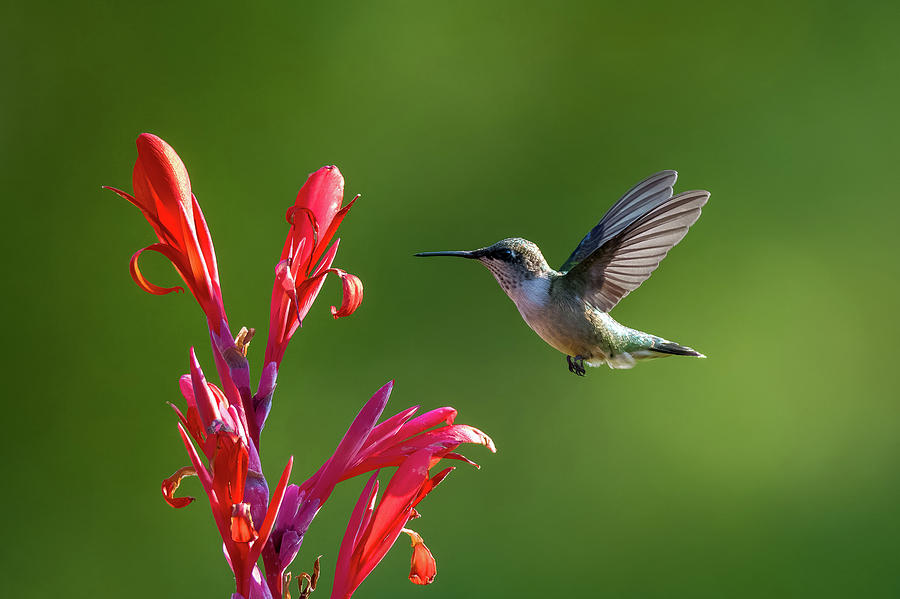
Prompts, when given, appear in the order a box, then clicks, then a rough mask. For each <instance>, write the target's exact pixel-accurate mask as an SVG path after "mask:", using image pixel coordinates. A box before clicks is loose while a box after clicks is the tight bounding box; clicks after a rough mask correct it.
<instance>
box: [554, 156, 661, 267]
mask: <svg viewBox="0 0 900 599" xmlns="http://www.w3.org/2000/svg"><path fill="white" fill-rule="evenodd" d="M677 178H678V173H677V172H675V171H660V172H658V173H656V174H653V175H650V176H649V177H647V178H646V179H644V180H643V181H641V182H640V183H638V184H637V185H635V186H634V187H632V188H631V189H629V190H628V191H626V192H625V195H623V196H622V197H621V198H619V201H618V202H616V203H615V204H613V205H612V208H610V209H609V210H607V211H606V214H604V215H603V218H601V219H600V222H599V223H597V226H596V227H594V228H593V229H591V230H590V232H588V234H587V235H585V237H584V239H582V240H581V243H579V244H578V247H576V248H575V251H574V252H572V255H571V256H569V259H568V260H566V262H565V264H563V265H562V266H561V267H560V269H559V270H560V272H565V271H567V270H571V269H572V267H574V266H575V265H576V264H578V263H579V262H581V261H582V260H584V259H585V258H587V257H588V256H589V255H591V254H592V253H593V252H594V251H595V250H596V249H598V248H599V247H600V246H601V245H603V244H604V243H606V242H607V241H609V240H610V239H611V238H612V237H614V236H615V235H617V234H619V233H621V232H622V230H623V229H625V227H627V226H628V225H630V224H631V223H633V222H634V221H636V220H637V219H639V218H640V217H642V216H644V215H645V214H647V213H648V212H650V211H651V210H653V209H654V208H658V207H659V206H660V205H661V204H663V203H664V202H666V201H667V200H668V199H669V198H671V197H672V188H673V187H674V186H675V180H676V179H677Z"/></svg>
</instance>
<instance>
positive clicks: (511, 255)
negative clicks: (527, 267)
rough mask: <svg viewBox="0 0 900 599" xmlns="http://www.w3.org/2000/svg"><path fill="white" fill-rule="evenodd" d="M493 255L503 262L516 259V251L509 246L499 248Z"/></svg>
mask: <svg viewBox="0 0 900 599" xmlns="http://www.w3.org/2000/svg"><path fill="white" fill-rule="evenodd" d="M495 255H496V256H497V258H499V259H500V260H503V261H504V262H511V261H513V260H515V259H516V253H515V252H514V251H513V250H511V249H509V248H500V249H499V250H497V253H496V254H495Z"/></svg>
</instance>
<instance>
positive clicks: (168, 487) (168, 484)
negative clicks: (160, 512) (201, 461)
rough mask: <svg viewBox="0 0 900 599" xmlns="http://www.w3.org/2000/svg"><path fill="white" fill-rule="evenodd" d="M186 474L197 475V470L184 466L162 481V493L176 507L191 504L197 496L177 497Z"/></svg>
mask: <svg viewBox="0 0 900 599" xmlns="http://www.w3.org/2000/svg"><path fill="white" fill-rule="evenodd" d="M185 476H197V472H196V471H195V470H194V469H193V468H192V467H191V466H184V467H182V468H179V469H178V470H176V471H175V474H173V475H172V476H170V477H169V478H167V479H165V480H164V481H162V494H163V499H165V500H166V503H168V504H169V505H171V506H172V507H174V508H182V507H186V506H188V505H190V504H191V502H193V501H194V499H196V498H195V497H187V496H186V497H175V491H176V490H177V489H178V486H179V485H180V484H181V479H183V478H184V477H185Z"/></svg>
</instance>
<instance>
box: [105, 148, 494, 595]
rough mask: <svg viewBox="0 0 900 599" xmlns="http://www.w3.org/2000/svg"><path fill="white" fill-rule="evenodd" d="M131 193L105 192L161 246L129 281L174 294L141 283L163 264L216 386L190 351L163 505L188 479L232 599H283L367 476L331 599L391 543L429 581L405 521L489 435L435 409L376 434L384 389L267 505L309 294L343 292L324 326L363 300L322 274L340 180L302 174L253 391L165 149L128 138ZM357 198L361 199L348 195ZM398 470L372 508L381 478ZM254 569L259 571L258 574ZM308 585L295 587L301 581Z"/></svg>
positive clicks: (174, 162) (194, 215)
mask: <svg viewBox="0 0 900 599" xmlns="http://www.w3.org/2000/svg"><path fill="white" fill-rule="evenodd" d="M137 148H138V158H137V161H136V163H135V166H134V173H133V186H134V195H133V196H132V195H130V194H128V193H126V192H124V191H121V190H118V189H114V188H108V189H112V191H114V192H116V193H117V194H119V195H120V196H122V197H123V198H125V199H127V200H128V201H129V202H131V203H132V204H134V205H135V206H137V207H138V208H139V209H140V210H141V212H142V213H143V215H144V217H145V218H146V219H147V221H148V222H149V223H150V225H151V226H152V227H153V230H154V232H155V233H156V236H157V238H158V240H159V241H158V243H154V244H152V245H149V246H147V247H145V248H144V249H142V250H139V251H138V252H136V253H135V254H134V255H133V256H132V258H131V266H130V269H131V276H132V278H133V279H134V280H135V282H136V283H137V284H138V286H140V287H141V288H142V289H144V290H145V291H148V292H150V293H153V294H157V295H162V294H166V293H171V292H173V291H183V289H182V288H181V287H162V286H159V285H156V284H154V283H151V282H150V281H148V280H147V279H146V278H145V277H144V275H143V273H142V272H141V270H140V268H139V267H138V258H139V257H140V255H141V254H142V253H143V252H144V251H146V250H151V251H154V252H157V253H160V254H162V255H163V256H165V257H166V258H168V259H169V260H170V261H171V262H172V264H173V265H174V266H175V269H176V271H177V272H178V274H179V275H180V276H181V278H182V279H183V280H184V283H185V285H186V286H187V288H188V289H189V290H190V291H191V293H192V294H193V295H194V297H195V298H196V299H197V301H198V302H199V304H200V307H201V308H202V309H203V312H204V314H205V315H206V319H207V324H208V327H209V334H210V340H211V344H212V349H213V357H214V361H215V366H216V371H217V373H218V375H219V379H220V385H219V386H217V385H215V384H212V383H210V382H208V381H207V380H206V377H205V375H204V374H203V371H202V369H201V367H200V364H199V362H198V361H197V358H196V356H195V354H194V350H193V348H191V350H190V360H189V367H190V368H189V374H186V375H184V376H182V377H181V381H180V386H181V393H182V395H183V396H184V399H185V408H184V409H183V410H182V409H180V408H178V407H176V406H174V405H173V406H172V407H173V409H174V410H175V412H176V414H177V416H178V419H179V421H180V422H179V424H178V430H179V433H180V434H181V438H182V440H183V442H184V446H185V449H186V450H187V454H188V458H189V459H190V466H184V467H182V468H179V469H178V470H177V471H176V472H175V473H174V474H173V475H172V476H170V477H169V478H167V479H165V480H164V481H163V483H162V494H163V498H164V499H165V500H166V501H167V502H168V503H169V505H171V506H172V507H175V508H183V507H186V506H188V505H190V504H191V503H192V502H193V501H194V498H193V497H186V496H180V495H177V493H176V492H177V489H178V487H179V484H180V483H181V481H182V479H183V478H184V477H186V476H197V477H198V478H199V480H200V483H201V484H202V486H203V489H204V491H205V492H206V495H207V497H208V499H209V504H210V508H211V510H212V514H213V519H214V520H215V523H216V526H217V528H218V530H219V534H220V535H221V537H222V543H223V548H224V552H225V557H226V560H227V561H228V564H229V566H230V567H231V570H232V572H233V573H234V578H235V592H234V594H233V595H232V599H272V598H274V597H278V598H280V597H282V596H288V594H289V593H288V590H287V588H285V582H287V581H290V580H291V574H290V572H288V571H287V568H288V566H289V565H290V564H291V562H292V561H293V560H294V558H295V557H296V556H297V554H298V552H299V551H300V547H301V545H302V543H303V538H304V535H305V534H306V531H307V530H308V528H309V526H310V525H311V523H312V521H313V519H314V518H315V516H316V514H317V513H318V511H319V510H320V509H321V508H322V506H323V505H324V504H325V502H326V501H327V500H328V498H329V497H330V495H331V493H332V491H333V490H334V488H335V486H336V485H337V484H338V483H340V482H341V481H345V480H348V479H350V478H353V477H356V476H358V475H361V474H365V473H370V472H371V473H372V474H371V476H370V477H369V479H368V482H367V483H366V485H365V487H364V489H363V491H362V494H361V495H360V498H359V501H358V502H357V504H356V507H355V509H354V510H353V513H352V515H351V516H350V522H349V524H348V527H347V531H346V533H345V535H344V539H343V542H342V544H341V547H340V550H339V555H338V559H337V567H336V568H335V573H334V585H333V590H332V595H331V596H332V599H346V598H349V597H351V596H352V595H353V593H354V592H355V591H356V589H357V588H358V587H359V585H360V584H361V583H362V582H363V580H364V579H365V578H366V576H368V575H369V573H370V572H371V571H372V570H373V569H374V568H375V566H377V565H378V563H379V562H380V561H381V559H382V558H383V557H384V556H385V554H386V553H387V551H388V549H390V547H391V546H392V545H393V544H394V542H395V541H396V540H397V538H398V537H399V536H400V534H401V533H406V534H408V535H409V536H410V538H411V540H412V547H413V555H412V561H411V571H410V575H409V578H410V580H411V581H413V582H414V583H417V584H428V583H430V582H431V581H432V580H434V577H435V573H436V565H435V561H434V557H433V556H432V554H431V552H430V551H429V549H428V548H427V547H426V546H425V543H424V541H423V540H422V537H421V536H420V535H419V534H418V533H416V532H415V531H412V530H410V529H408V528H406V526H407V523H408V522H409V521H410V520H412V519H413V518H416V517H418V516H419V513H418V512H417V511H416V506H417V505H418V504H419V502H421V501H422V500H423V499H424V498H425V496H426V495H427V494H428V493H430V492H431V491H432V490H433V489H434V488H435V487H436V486H437V485H438V483H440V482H441V481H442V480H443V479H444V478H445V477H446V476H447V475H448V474H449V473H450V471H451V470H452V469H453V468H452V467H449V468H445V469H443V470H441V471H440V472H438V473H437V474H434V475H432V474H431V470H432V469H433V468H435V466H436V465H437V463H438V462H439V461H440V460H441V459H444V458H447V459H454V460H461V461H465V462H468V463H470V464H474V463H473V462H471V461H470V460H468V459H467V458H465V457H464V456H462V455H460V454H458V453H456V449H457V448H458V447H459V446H460V445H461V444H463V443H476V444H480V445H483V446H485V447H487V448H488V449H489V450H490V451H495V448H494V444H493V442H492V441H491V439H490V437H488V436H487V435H485V434H484V433H483V432H481V431H479V430H478V429H476V428H474V427H471V426H468V425H464V424H454V418H455V417H456V410H454V409H453V408H449V407H445V408H439V409H435V410H431V411H429V412H425V413H424V414H421V415H419V416H415V413H416V411H417V410H418V408H417V407H412V408H408V409H406V410H403V411H401V412H399V413H398V414H395V415H393V416H391V417H389V418H387V419H385V420H383V421H381V422H379V419H380V418H381V415H382V413H383V411H384V409H385V407H386V405H387V401H388V398H389V397H390V394H391V389H392V387H393V382H390V383H388V384H386V385H384V386H383V387H382V388H381V389H379V390H378V391H377V392H376V393H375V394H374V395H373V396H372V397H371V398H370V399H369V400H368V401H367V402H366V403H365V404H364V405H363V407H362V409H361V410H360V411H359V413H358V414H357V416H356V418H355V419H354V420H353V422H352V423H351V425H350V427H349V428H348V430H347V432H346V434H345V435H344V437H343V439H341V441H340V443H338V445H337V448H336V449H335V451H334V453H333V454H332V456H331V457H330V458H329V459H328V460H327V461H326V462H325V463H324V464H322V466H321V468H319V469H318V471H317V472H315V473H314V474H313V475H312V476H311V477H309V478H308V479H307V480H305V481H304V482H302V483H301V484H299V485H297V484H289V479H290V476H291V469H292V464H293V458H291V459H290V460H288V463H287V465H286V466H285V467H284V468H283V470H282V473H281V476H280V477H279V480H278V483H277V484H276V486H275V490H274V491H272V492H271V493H270V489H269V484H268V482H267V480H266V478H265V476H264V474H263V468H262V462H261V459H260V433H261V432H262V430H263V427H264V425H265V422H266V419H267V418H268V416H269V412H270V410H271V406H272V397H273V395H274V391H275V382H276V379H277V377H278V370H279V368H280V366H281V362H282V360H283V358H284V353H285V349H286V348H287V345H288V343H289V342H290V340H291V338H292V336H293V335H294V333H295V332H296V331H297V329H298V328H299V327H300V326H302V323H303V319H304V318H305V317H306V315H307V313H308V312H309V309H310V307H311V306H312V304H313V302H314V301H315V299H316V296H317V295H318V294H319V291H320V290H321V288H322V285H323V283H324V281H325V277H326V276H327V275H328V274H334V275H337V276H338V277H339V278H340V280H341V282H342V287H343V298H342V301H341V304H340V306H339V307H334V306H332V308H331V312H332V314H333V315H334V317H335V318H340V317H344V316H349V315H351V314H352V313H353V312H354V311H355V310H356V309H357V308H358V307H359V305H360V303H361V301H362V296H363V287H362V282H361V281H360V280H359V278H358V277H356V276H355V275H352V274H350V273H348V272H346V271H344V270H342V269H340V268H336V267H334V266H332V263H333V261H334V258H335V255H336V253H337V249H338V245H339V242H340V240H339V239H336V238H335V237H334V236H335V233H336V232H337V229H338V227H339V226H340V224H341V221H342V220H343V219H344V217H345V216H346V214H347V212H348V211H349V209H350V207H351V206H352V205H353V203H354V201H355V200H356V198H354V199H353V200H351V201H350V202H349V203H348V204H347V205H346V206H344V205H343V195H344V179H343V177H342V176H341V173H340V171H339V170H338V169H337V167H334V166H326V167H322V168H320V169H319V170H317V171H316V172H314V173H312V174H311V175H310V176H309V178H308V179H307V181H306V183H305V184H304V185H303V187H302V188H301V189H300V192H299V193H298V194H297V199H296V201H295V202H294V205H293V206H291V208H290V209H289V210H288V212H287V220H288V223H289V230H288V235H287V239H286V240H285V244H284V249H283V250H282V253H281V258H280V261H279V262H278V264H277V265H276V267H275V282H274V285H273V289H272V301H271V309H270V321H269V338H268V340H267V344H266V350H265V358H264V360H265V361H264V365H263V370H262V374H261V376H260V380H259V383H258V385H257V389H256V392H255V393H254V392H252V389H251V382H250V375H249V373H250V369H249V363H248V360H247V351H248V348H249V344H250V340H251V338H252V337H253V333H254V331H253V329H246V328H242V329H241V330H240V331H239V332H238V334H237V335H236V336H233V335H232V332H231V329H230V327H229V324H228V319H227V316H226V314H225V304H224V301H223V299H222V289H221V286H220V284H219V273H218V267H217V264H216V255H215V250H214V248H213V244H212V238H211V236H210V233H209V230H208V228H207V226H206V220H205V219H204V217H203V212H202V211H201V210H200V205H199V203H198V202H197V198H196V197H195V196H194V195H193V193H192V192H191V182H190V178H189V177H188V172H187V169H186V168H185V166H184V164H183V163H182V161H181V159H180V158H179V157H178V155H177V154H176V153H175V151H174V150H173V149H172V147H171V146H169V145H168V144H167V143H166V142H164V141H163V140H162V139H160V138H158V137H156V136H154V135H150V134H148V133H144V134H142V135H140V136H139V137H138V139H137ZM357 197H358V196H357ZM384 468H396V470H395V471H394V473H393V475H392V476H391V478H390V480H389V482H388V483H387V486H386V488H385V491H384V494H383V496H382V498H381V500H380V501H378V500H377V495H378V489H379V483H378V475H379V472H381V469H384ZM260 560H261V561H262V565H263V568H262V569H261V568H260V564H259V562H260ZM318 576H319V562H318V560H316V566H315V570H314V574H313V575H312V577H310V575H308V574H306V573H303V574H302V575H300V576H298V577H297V580H298V583H299V586H300V596H301V597H307V596H309V593H310V592H312V591H313V590H315V585H316V581H317V579H318ZM304 582H305V583H306V586H305V587H304V586H303V583H304Z"/></svg>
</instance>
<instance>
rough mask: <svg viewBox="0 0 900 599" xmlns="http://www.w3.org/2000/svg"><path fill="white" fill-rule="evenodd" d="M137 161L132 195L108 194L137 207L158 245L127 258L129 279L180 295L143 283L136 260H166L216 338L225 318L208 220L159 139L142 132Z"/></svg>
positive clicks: (184, 174)
mask: <svg viewBox="0 0 900 599" xmlns="http://www.w3.org/2000/svg"><path fill="white" fill-rule="evenodd" d="M136 143H137V148H138V158H137V161H136V162H135V164H134V174H133V177H132V183H133V185H134V196H131V195H129V194H127V193H125V192H124V191H122V190H120V189H115V188H114V187H106V189H110V190H112V191H114V192H116V193H117V194H119V195H120V196H122V197H123V198H125V199H126V200H128V201H129V202H131V203H132V204H134V205H135V206H137V207H138V208H140V209H141V212H142V213H143V214H144V218H146V219H147V221H148V222H149V223H150V225H151V226H152V227H153V230H154V231H156V236H157V238H158V239H159V243H154V244H152V245H149V246H147V247H145V248H144V249H142V250H139V251H137V252H136V253H135V254H134V255H133V256H132V257H131V276H132V278H133V279H134V281H135V282H136V283H137V284H138V286H139V287H141V289H143V290H145V291H148V292H149V293H153V294H156V295H163V294H166V293H171V292H173V291H183V289H182V288H181V287H160V286H158V285H154V284H153V283H151V282H150V281H148V280H147V279H145V278H144V276H143V274H141V271H140V269H139V268H138V257H139V256H140V255H141V253H142V252H144V251H145V250H152V251H154V252H159V253H160V254H162V255H163V256H165V257H166V258H168V259H169V260H170V261H171V262H172V264H173V265H174V266H175V270H177V271H178V274H180V275H181V278H182V279H184V282H185V283H186V284H187V286H188V289H190V290H191V293H193V294H194V297H196V298H197V301H198V302H199V303H200V307H201V308H203V312H204V313H206V317H207V320H208V321H209V323H210V328H211V329H212V330H214V331H215V332H216V333H219V331H220V327H221V324H222V321H223V320H224V319H225V309H224V307H223V303H222V290H221V288H220V287H219V272H218V269H217V267H216V252H215V249H214V248H213V244H212V239H211V238H210V235H209V230H208V229H207V228H206V220H205V219H204V218H203V212H202V211H201V210H200V205H199V204H198V203H197V198H196V197H194V194H192V193H191V180H190V178H189V177H188V172H187V169H186V168H185V166H184V163H183V162H182V161H181V158H179V157H178V154H176V153H175V150H173V149H172V146H170V145H169V144H167V143H166V142H164V141H163V140H162V139H160V138H158V137H156V136H155V135H151V134H150V133H142V134H141V135H140V136H139V137H138V138H137V142H136Z"/></svg>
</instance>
